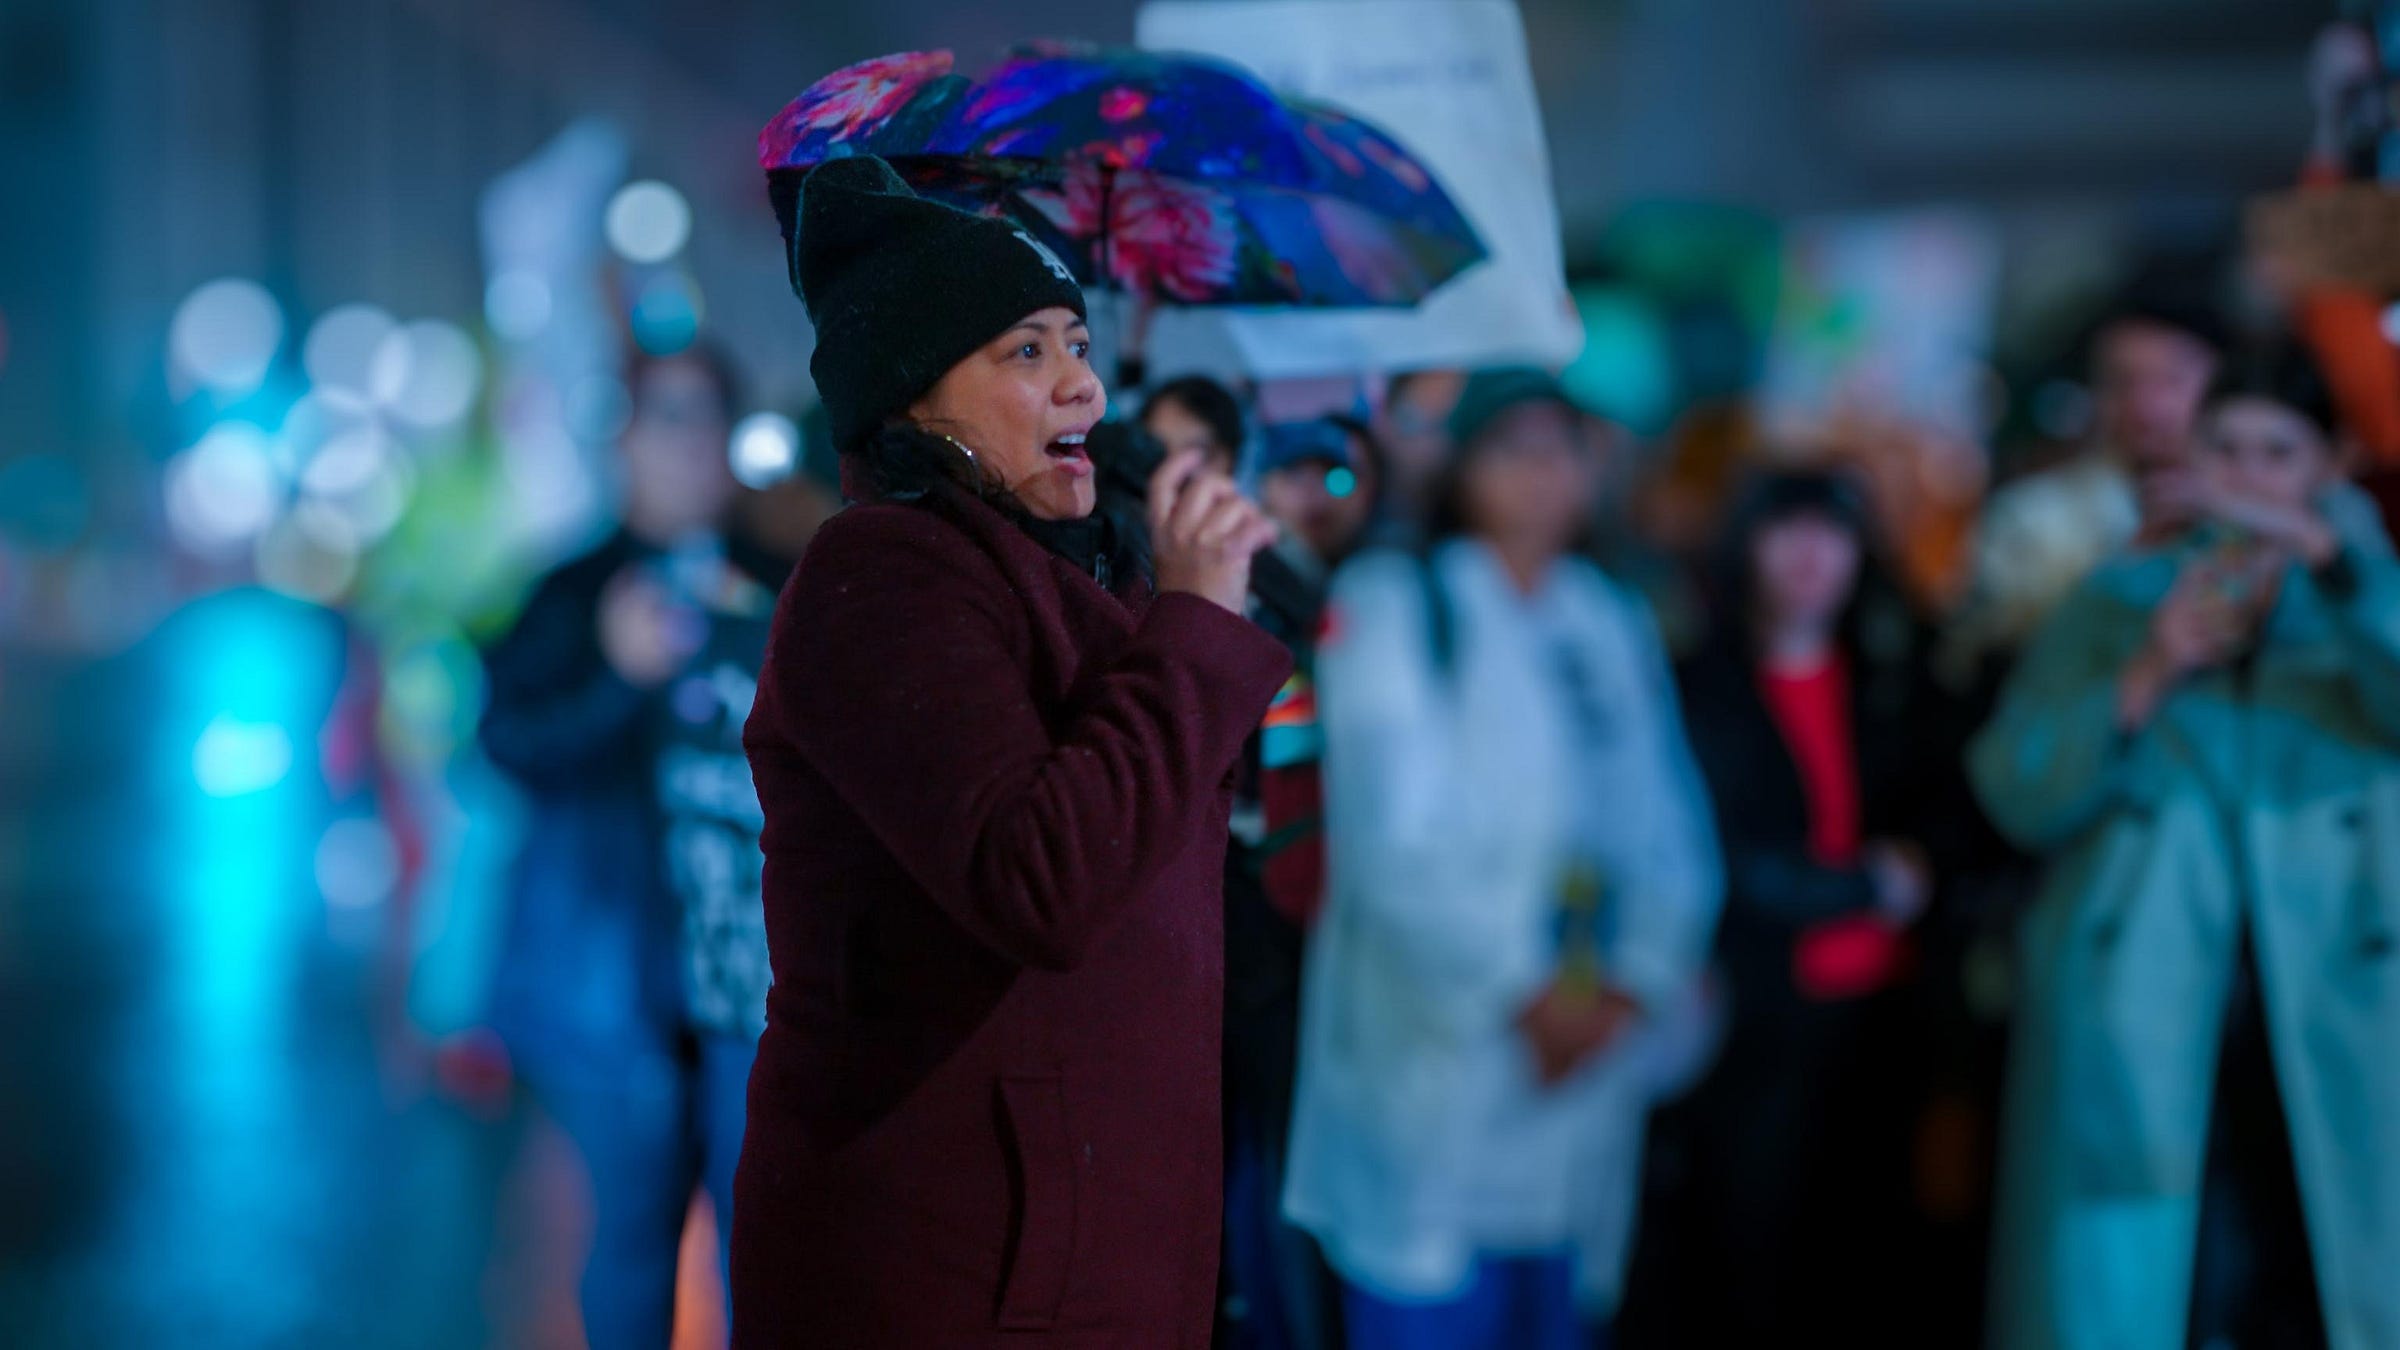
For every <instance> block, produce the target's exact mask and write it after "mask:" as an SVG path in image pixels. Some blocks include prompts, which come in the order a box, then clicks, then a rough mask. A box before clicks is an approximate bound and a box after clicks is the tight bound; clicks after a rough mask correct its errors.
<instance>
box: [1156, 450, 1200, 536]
mask: <svg viewBox="0 0 2400 1350" xmlns="http://www.w3.org/2000/svg"><path fill="white" fill-rule="evenodd" d="M1205 462H1206V461H1205V460H1204V459H1203V458H1202V456H1201V453H1200V452H1199V451H1197V450H1178V451H1176V452H1175V453H1173V454H1171V455H1169V456H1167V457H1166V459H1165V461H1164V462H1162V463H1161V464H1160V465H1159V466H1158V472H1156V473H1154V474H1152V475H1150V528H1151V529H1152V530H1153V531H1154V532H1158V533H1164V532H1165V528H1166V524H1167V521H1168V519H1169V518H1170V516H1171V514H1172V513H1173V511H1174V509H1175V503H1176V501H1177V499H1178V498H1180V497H1181V496H1182V495H1183V485H1184V484H1185V483H1186V482H1189V481H1190V480H1191V478H1192V476H1193V475H1194V474H1197V473H1199V472H1200V470H1201V466H1202V465H1203V464H1204V463H1205Z"/></svg>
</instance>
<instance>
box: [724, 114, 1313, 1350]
mask: <svg viewBox="0 0 2400 1350" xmlns="http://www.w3.org/2000/svg"><path fill="white" fill-rule="evenodd" d="M775 199H776V204H777V208H778V210H777V215H778V217H779V219H780V220H781V222H782V225H783V231H784V236H785V240H786V244H787V246H788V257H789V261H790V266H791V272H792V281H793V284H794V286H795V288H796V289H797V290H798V291H799V293H800V296H801V298H802V299H803V300H804V301H805V302H806V303H807V306H808V312H809V315H810V318H811V319H812V321H813V322H814V323H815V326H816V333H817V347H816V354H815V356H814V357H813V359H812V361H811V371H812V373H813V374H814V375H815V377H816V382H817V387H818V391H819V393H820V395H821V396H822V397H823V399H824V402H825V410H826V413H827V415H828V418H829V420H830V422H831V425H832V431H833V435H834V440H835V444H836V445H837V446H838V447H839V448H840V450H841V451H842V454H843V457H844V458H843V477H844V482H845V485H846V487H847V489H848V491H849V495H851V496H852V497H853V498H854V499H856V500H857V502H858V504H857V505H854V506H852V507H851V508H849V509H848V510H845V511H843V512H842V513H841V514H840V515H838V516H836V517H835V518H834V519H833V521H832V522H831V523H829V524H827V525H826V526H825V527H824V529H823V530H822V531H820V532H819V533H818V535H817V537H816V540H815V542H814V544H813V545H812V546H811V548H810V549H809V551H808V554H807V556H806V558H805V559H804V560H803V562H802V563H801V565H800V568H799V570H798V571H797V572H796V573H795V574H794V576H793V578H792V581H791V583H790V585H789V586H788V587H787V588H786V589H785V591H784V594H783V597H782V600H781V603H780V604H779V606H778V608H777V611H776V614H775V624H774V636H773V639H772V641H771V643H770V646H769V651H768V656H767V662H766V667H765V669H764V671H763V672H762V674H761V675H760V678H759V687H758V696H757V702H756V704H755V706H754V708H753V711H752V713H751V716H750V722H749V728H748V732H747V735H746V737H745V740H746V743H747V745H748V748H749V754H750V764H751V769H752V773H753V775H754V777H755V779H756V781H757V785H758V794H759V801H760V804H761V806H762V807H763V808H764V810H765V813H766V825H765V831H764V838H763V840H762V843H763V845H764V848H765V851H766V860H767V863H766V866H767V870H766V883H765V897H766V910H767V939H768V948H769V951H770V953H771V955H772V959H773V964H774V974H775V983H774V988H773V991H772V992H771V993H770V994H769V996H768V1000H767V1030H766V1035H765V1037H764V1039H763V1040H762V1041H761V1042H760V1045H759V1052H758V1063H757V1067H756V1069H755V1070H754V1071H753V1072H752V1075H751V1079H750V1118H749V1129H748V1133H747V1136H746V1140H745V1143H744V1145H743V1150H742V1159H741V1166H740V1171H739V1174H738V1177H737V1179H736V1182H735V1189H734V1196H735V1199H734V1215H733V1256H732V1263H733V1303H734V1309H733V1318H734V1328H733V1334H734V1341H735V1343H736V1345H738V1346H743V1347H758V1346H786V1345H789V1346H823V1347H841V1348H843V1350H849V1348H850V1347H917V1346H924V1347H942V1350H954V1348H955V1347H971V1346H978V1345H1000V1344H1003V1343H1005V1344H1007V1345H1011V1346H1014V1345H1028V1344H1038V1345H1057V1346H1104V1345H1105V1346H1120V1345H1128V1346H1129V1345H1139V1346H1144V1347H1150V1346H1160V1347H1167V1346H1181V1347H1192V1348H1193V1350H1198V1348H1199V1347H1202V1346H1205V1345H1206V1344H1207V1343H1208V1339H1209V1331H1210V1323H1211V1315H1212V1310H1213V1303H1214V1298H1215V1293H1216V1269H1217V1245H1218V1224H1219V1215H1218V1209H1219V1204H1220V1191H1219V1178H1218V1173H1219V1167H1220V1163H1219V1142H1218V1134H1219V1123H1218V1109H1219V1108H1218V1035H1219V1032H1218V1028H1219V1017H1220V1004H1221V1001H1222V993H1223V990H1222V986H1223V978H1222V977H1223V971H1222V952H1223V944H1222V938H1221V932H1222V925H1221V917H1220V913H1219V901H1220V893H1219V886H1220V884H1221V877H1222V872H1223V868H1224V861H1225V845H1226V811H1227V801H1228V792H1227V782H1228V778H1229V774H1230V771H1231V769H1232V767H1233V765H1234V761H1235V759H1236V758H1237V756H1238V755H1239V753H1240V750H1241V747H1242V742H1243V739H1244V737H1246V736H1247V735H1248V734H1249V732H1250V731H1251V729H1252V728H1253V727H1255V726H1256V725H1257V724H1258V722H1259V720H1260V718H1261V716H1262V715H1263V714H1264V712H1265V710H1266V706H1267V703H1268V701H1269V699H1270V698H1272V697H1273V695H1274V693H1275V691H1276V689H1277V687H1278V686H1279V685H1280V684H1281V683H1282V681H1283V680H1284V678H1285V676H1286V674H1287V673H1288V664H1289V663H1288V659H1287V657H1286V656H1285V654H1284V650H1283V648H1282V646H1281V645H1280V644H1279V643H1277V642H1275V641H1274V640H1273V639H1272V638H1270V637H1268V636H1267V635H1266V634H1265V633H1264V632H1262V631H1260V630H1259V629H1258V628H1256V627H1255V626H1253V625H1252V624H1251V623H1249V621H1247V620H1246V619H1244V618H1243V617H1242V615H1241V612H1240V610H1241V605H1242V599H1243V592H1244V589H1245V586H1246V583H1247V580H1248V577H1249V570H1250V559H1251V557H1252V555H1253V554H1255V553H1256V552H1258V550H1260V549H1261V548H1264V547H1266V546H1267V545H1268V544H1269V543H1270V542H1271V541H1272V539H1273V534H1274V531H1273V527H1272V526H1271V525H1269V524H1268V523H1267V522H1266V521H1265V520H1264V519H1263V518H1262V517H1261V516H1260V515H1259V514H1258V513H1257V512H1256V510H1255V509H1253V508H1252V507H1251V506H1250V505H1249V504H1247V503H1246V502H1244V501H1243V500H1242V498H1241V497H1240V496H1239V495H1238V494H1237V493H1236V492H1235V490H1234V487H1233V484H1232V483H1231V482H1230V481H1229V480H1228V479H1226V478H1225V477H1224V476H1222V475H1221V474H1216V473H1210V472H1205V471H1203V470H1202V468H1201V465H1200V462H1199V459H1198V457H1197V456H1196V455H1190V454H1186V455H1183V456H1178V457H1176V458H1173V459H1171V460H1169V461H1168V463H1167V465H1166V466H1165V468H1164V469H1162V470H1161V471H1160V473H1159V474H1158V475H1157V477H1156V478H1155V480H1154V481H1153V484H1152V488H1151V491H1150V496H1149V501H1148V504H1147V505H1148V526H1149V528H1148V531H1147V538H1146V540H1145V539H1144V538H1142V537H1140V535H1141V533H1142V532H1141V531H1138V530H1132V529H1128V530H1123V531H1121V530H1120V529H1119V527H1118V525H1117V524H1116V523H1115V521H1114V519H1113V518H1112V517H1111V516H1110V515H1109V514H1107V513H1103V512H1099V511H1096V510H1095V505H1096V501H1095V497H1096V491H1095V484H1094V475H1093V465H1092V461H1091V458H1090V456H1089V454H1088V453H1087V451H1086V450H1085V448H1084V438H1085V436H1086V434H1087V433H1089V432H1090V431H1091V429H1092V427H1093V426H1094V424H1096V423H1097V422H1099V420H1100V417H1101V414H1102V413H1103V412H1104V411H1105V410H1106V407H1107V395H1106V393H1105V392H1104V391H1103V390H1102V389H1101V387H1100V382H1099V380H1098V379H1097V378H1096V377H1095V376H1094V375H1093V373H1092V369H1091V364H1090V361H1089V355H1088V354H1089V335H1088V333H1087V331H1086V329H1085V326H1084V302H1083V294H1082V292H1081V290H1080V289H1078V287H1077V286H1076V284H1075V282H1074V280H1073V278H1072V276H1071V275H1070V274H1069V273H1068V271H1067V269H1066V268H1065V267H1064V266H1063V265H1061V264H1060V263H1059V262H1058V260H1057V259H1056V258H1055V257H1054V256H1053V255H1052V254H1051V253H1050V252H1049V251H1048V250H1047V249H1045V248H1043V247H1042V246H1041V245H1039V244H1038V243H1036V242H1035V241H1034V240H1033V239H1032V238H1031V237H1030V236H1028V235H1026V234H1024V233H1023V232H1022V231H1020V230H1018V229H1017V228H1015V227H1014V226H1012V225H1009V224H1007V223H1005V222H1002V221H998V220H993V219H987V218H984V217H979V216H974V215H970V214H967V213H966V212H963V211H958V210H954V209H952V208H950V207H948V206H945V205H942V204H939V203H936V202H933V201H929V200H925V199H923V198H920V197H917V196H915V195H913V194H912V193H911V192H910V191H909V189H908V188H907V186H906V185H905V184H904V183H902V182H901V180H900V179H899V177H898V176H897V175H896V174H894V173H893V172H892V170H891V169H890V167H889V166H887V165H885V164H884V163H883V162H882V161H881V160H877V159H872V158H866V157H859V158H853V159H844V160H835V161H832V162H829V163H827V164H825V165H822V166H821V167H819V168H817V169H816V170H814V171H813V172H812V173H811V174H810V175H809V176H808V177H807V179H806V180H805V181H804V182H803V183H801V184H800V185H799V186H798V188H797V190H796V191H794V190H792V188H791V186H790V185H789V184H788V183H787V184H778V185H776V191H775Z"/></svg>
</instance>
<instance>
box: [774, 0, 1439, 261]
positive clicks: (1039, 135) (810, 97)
mask: <svg viewBox="0 0 2400 1350" xmlns="http://www.w3.org/2000/svg"><path fill="white" fill-rule="evenodd" d="M847 154H875V155H881V156H883V157H884V158H886V159H888V160H890V161H891V162H892V165H893V167H894V168H896V169H898V170H899V171H900V173H901V174H902V176H904V177H906V178H907V179H908V180H909V182H910V183H911V185H912V186H914V187H916V188H917V190H919V191H921V192H925V193H927V194H929V195H932V196H935V197H939V198H942V199H944V200H948V201H951V202H953V203H955V204H958V205H961V206H965V207H967V208H968V209H972V210H979V211H983V212H986V213H989V214H995V215H1007V216H1010V217H1013V218H1014V219H1016V220H1017V221H1019V222H1020V223H1022V224H1024V225H1026V226H1027V227H1028V228H1030V229H1032V230H1033V231H1035V232H1036V233H1038V234H1040V235H1042V236H1043V237H1044V239H1045V242H1048V243H1049V244H1051V245H1052V247H1054V248H1056V249H1057V250H1058V251H1059V252H1060V253H1061V255H1062V256H1064V257H1066V258H1067V259H1068V260H1069V261H1070V263H1071V264H1072V265H1073V266H1074V267H1075V268H1076V270H1077V272H1078V274H1079V275H1080V276H1081V277H1082V279H1083V280H1084V281H1085V282H1086V283H1087V284H1106V285H1112V286H1115V287H1117V288H1119V289H1122V290H1124V291H1126V292H1128V293H1129V294H1132V295H1134V296H1136V297H1138V298H1140V299H1142V300H1144V301H1166V302H1169V303H1176V304H1186V305H1273V306H1292V305H1304V306H1363V305H1378V306H1379V305H1409V304H1414V303H1416V302H1417V301H1419V300H1421V299H1423V298H1424V297H1425V296H1426V295H1427V294H1429V293H1430V292H1431V291H1432V290H1433V289H1434V288H1435V287H1437V286H1440V285H1441V284H1442V283H1443V282H1445V281H1448V280H1449V279H1450V278H1451V277H1454V276H1456V275H1457V274H1458V273H1459V272H1461V271H1464V270H1465V269H1466V268H1467V267H1469V266H1471V265H1473V264H1474V263H1475V262H1477V261H1480V260H1481V259H1482V258H1483V257H1484V256H1485V252H1484V247H1483V244H1482V241H1481V240H1480V239H1478V238H1477V237H1476V235H1475V231H1474V228H1473V227H1472V226H1470V225H1469V224H1468V223H1467V220H1466V218H1465V217H1464V216H1463V215H1462V214H1460V212H1459V210H1458V207H1457V206H1456V204H1454V203H1453V202H1452V201H1451V200H1450V198H1449V196H1448V194H1446V193H1444V192H1443V191H1442V189H1441V186H1440V185H1439V184H1438V183H1436V182H1435V181H1434V180H1433V177H1432V175H1431V174H1429V173H1427V172H1426V170H1425V169H1424V168H1423V166H1421V165H1419V164H1418V163H1417V162H1416V160H1415V159H1414V158H1413V157H1412V156H1410V155H1409V154H1408V153H1407V152H1406V151H1405V150H1402V149H1401V148H1400V146H1399V145H1398V144H1397V143H1396V142H1394V141H1393V140H1392V139H1391V138H1390V137H1388V136H1386V135H1384V134H1383V133H1382V132H1380V131H1378V130H1377V129H1375V128H1374V127H1373V126H1370V125H1369V124H1367V123H1366V122H1363V121H1361V120H1359V119H1357V118H1354V117H1351V116H1348V115H1346V114H1344V113H1341V112H1338V111H1336V110H1334V109H1331V108H1328V107H1324V106H1321V105H1316V104H1308V103H1302V102H1297V101H1290V100H1284V99H1280V98H1278V97H1276V96H1275V95H1274V94H1273V93H1272V92H1271V91H1269V90H1268V89H1266V88H1265V87H1264V86H1263V85H1261V84H1259V83H1258V82H1257V81H1256V80H1255V79H1253V78H1251V77H1250V76H1249V75H1247V74H1245V73H1243V72H1242V71H1241V70H1239V69H1238V68H1236V67H1233V66H1230V65H1226V64H1223V63H1221V62H1217V61H1212V60H1208V59H1205V58H1200V57H1192V56H1175V55H1162V54H1159V53H1155V52H1142V51H1132V50H1127V49H1121V48H1092V47H1069V46H1064V45H1060V44H1043V45H1037V46H1028V47H1023V48H1019V49H1018V50H1017V51H1015V52H1014V53H1012V54H1011V55H1010V56H1009V57H1008V58H1007V59H1006V60H1004V61H1003V62H1002V63H1001V64H1000V65H999V66H998V67H996V68H995V69H993V70H992V71H991V72H990V73H989V74H987V75H986V76H985V78H984V79H983V80H981V81H980V82H977V81H970V80H967V79H965V78H964V77H962V76H959V75H957V74H955V73H953V59H952V57H951V55H950V53H948V52H912V53H903V54H900V55H896V56H887V57H881V58H878V59H876V60H873V61H866V62H862V63H860V64H858V65H855V66H851V67H849V68H847V69H845V70H840V71H836V72H835V73H833V74H832V75H829V76H827V77H826V78H824V79H823V80H820V81H818V82H817V83H816V84H815V85H814V86H812V87H810V88H809V89H808V90H807V91H806V92H805V93H803V94H801V95H800V97H799V98H797V99H794V100H793V101H792V102H791V104H790V105H788V106H787V107H785V109H784V110H783V112H782V113H781V114H779V115H778V116H777V117H776V118H775V120H774V121H772V122H770V123H768V124H767V126H766V129H765V130H763V131H762V132H760V133H759V162H760V165H761V167H763V168H764V169H766V171H767V174H768V177H769V179H770V180H771V182H773V183H774V184H775V186H776V189H777V191H778V193H779V194H786V193H796V191H797V187H798V180H799V178H800V177H801V176H803V175H805V174H806V172H807V171H808V170H809V169H810V168H813V167H814V166H816V165H817V164H819V163H821V162H823V161H824V160H827V159H832V158H837V157H839V156H842V155H847Z"/></svg>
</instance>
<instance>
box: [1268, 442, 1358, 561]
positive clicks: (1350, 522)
mask: <svg viewBox="0 0 2400 1350" xmlns="http://www.w3.org/2000/svg"><path fill="white" fill-rule="evenodd" d="M1352 466H1356V467H1352ZM1366 466H1367V456H1366V454H1365V452H1364V451H1363V450H1362V449H1361V448H1360V447H1359V444H1358V438H1357V437H1356V436H1352V437H1351V438H1350V464H1348V465H1343V464H1336V463H1333V462H1332V461H1330V460H1321V459H1319V460H1303V461H1301V462H1300V463H1298V464H1292V465H1288V466H1286V467H1284V468H1280V469H1276V470H1274V471H1273V472H1271V473H1267V474H1264V475H1262V476H1261V477H1260V478H1259V481H1258V498H1259V505H1260V506H1261V507H1263V508H1265V510H1266V513H1267V516H1268V518H1269V519H1271V520H1273V521H1274V522H1275V523H1276V524H1278V525H1281V526H1282V527H1283V528H1284V529H1285V530H1286V531H1288V532H1290V533H1291V535H1292V536H1293V537H1295V538H1297V539H1298V540H1299V541H1300V542H1301V543H1303V544H1306V545H1307V546H1308V551H1309V552H1310V553H1312V554H1314V555H1315V556H1316V557H1317V558H1318V559H1319V560H1321V561H1324V562H1328V563H1332V562H1339V561H1340V560H1341V559H1343V558H1344V557H1347V556H1348V555H1349V553H1350V550H1351V549H1353V548H1355V547H1357V545H1358V538H1359V536H1360V535H1361V534H1363V533H1364V532H1365V531H1366V528H1367V517H1368V515H1369V514H1370V513H1371V512H1372V511H1373V509H1374V504H1375V483H1374V482H1373V481H1372V475H1373V470H1372V469H1369V468H1368V467H1366Z"/></svg>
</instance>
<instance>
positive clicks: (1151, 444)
mask: <svg viewBox="0 0 2400 1350" xmlns="http://www.w3.org/2000/svg"><path fill="white" fill-rule="evenodd" d="M1084 450H1085V452H1086V453H1088V454H1090V455H1091V457H1092V463H1093V464H1094V465H1095V466H1096V467H1098V469H1099V470H1100V487H1101V489H1102V490H1103V491H1113V492H1121V493H1125V494H1127V495H1129V496H1131V497H1133V498H1134V500H1136V501H1144V502H1146V501H1148V500H1149V497H1150V480H1151V478H1152V477H1154V476H1156V474H1157V473H1158V466H1159V465H1161V464H1164V463H1165V462H1166V459H1167V449H1166V447H1165V446H1163V445H1160V444H1159V443H1158V438H1157V437H1155V436H1152V435H1151V434H1150V433H1149V432H1147V431H1144V430H1142V428H1141V427H1140V425H1139V424H1137V423H1133V422H1102V423H1101V424H1100V425H1098V426H1096V427H1093V428H1092V432H1091V435H1090V437H1089V438H1088V439H1086V440H1085V442H1084Z"/></svg>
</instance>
